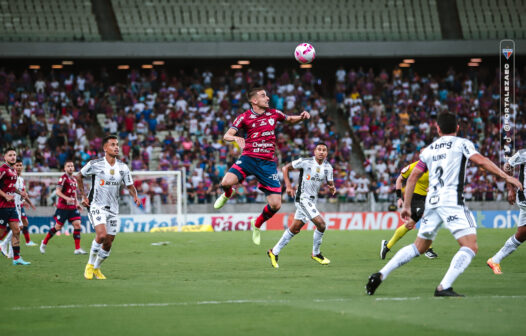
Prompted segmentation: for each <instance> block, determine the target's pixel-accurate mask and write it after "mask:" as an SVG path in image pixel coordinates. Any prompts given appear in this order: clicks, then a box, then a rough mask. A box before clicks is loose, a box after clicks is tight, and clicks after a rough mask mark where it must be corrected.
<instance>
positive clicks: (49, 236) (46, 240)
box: [43, 228, 57, 245]
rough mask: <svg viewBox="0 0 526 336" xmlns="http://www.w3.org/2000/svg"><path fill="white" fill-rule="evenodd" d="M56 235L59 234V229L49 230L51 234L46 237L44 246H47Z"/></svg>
mask: <svg viewBox="0 0 526 336" xmlns="http://www.w3.org/2000/svg"><path fill="white" fill-rule="evenodd" d="M55 233H57V229H55V228H51V229H50V230H49V232H48V233H47V235H46V238H44V241H43V243H44V245H47V242H48V241H49V240H50V239H51V237H53V236H54V235H55Z"/></svg>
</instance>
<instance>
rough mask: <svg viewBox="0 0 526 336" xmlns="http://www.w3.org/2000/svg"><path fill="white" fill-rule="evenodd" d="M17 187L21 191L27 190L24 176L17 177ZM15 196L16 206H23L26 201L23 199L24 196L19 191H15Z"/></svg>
mask: <svg viewBox="0 0 526 336" xmlns="http://www.w3.org/2000/svg"><path fill="white" fill-rule="evenodd" d="M15 188H16V189H17V190H19V191H25V189H26V187H25V185H24V179H23V178H22V177H20V176H18V177H17V179H16V183H15ZM14 196H15V206H16V207H17V208H18V207H20V206H22V203H23V202H24V200H23V199H22V196H20V195H19V194H18V193H15V195H14Z"/></svg>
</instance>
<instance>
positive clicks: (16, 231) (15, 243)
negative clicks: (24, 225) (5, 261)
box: [9, 221, 31, 266]
mask: <svg viewBox="0 0 526 336" xmlns="http://www.w3.org/2000/svg"><path fill="white" fill-rule="evenodd" d="M9 226H10V227H11V231H12V232H13V236H12V237H11V246H12V248H13V265H24V266H25V265H30V264H31V263H30V262H28V261H25V260H24V259H23V258H22V257H21V256H20V227H19V226H18V221H12V222H11V221H10V222H9Z"/></svg>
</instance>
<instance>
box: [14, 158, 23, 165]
mask: <svg viewBox="0 0 526 336" xmlns="http://www.w3.org/2000/svg"><path fill="white" fill-rule="evenodd" d="M16 163H22V160H21V159H19V158H18V156H17V157H16V161H15V164H16Z"/></svg>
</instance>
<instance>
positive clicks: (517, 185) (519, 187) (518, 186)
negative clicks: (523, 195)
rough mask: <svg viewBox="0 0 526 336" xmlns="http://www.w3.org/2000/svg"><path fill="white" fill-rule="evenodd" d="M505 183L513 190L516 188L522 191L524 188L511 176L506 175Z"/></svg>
mask: <svg viewBox="0 0 526 336" xmlns="http://www.w3.org/2000/svg"><path fill="white" fill-rule="evenodd" d="M506 183H509V184H511V185H513V186H514V187H515V188H517V189H519V190H524V187H523V185H522V183H520V182H519V180H517V179H516V178H515V177H513V176H509V175H508V177H506Z"/></svg>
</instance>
